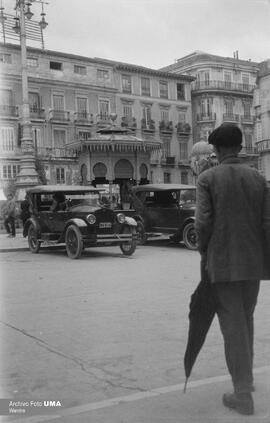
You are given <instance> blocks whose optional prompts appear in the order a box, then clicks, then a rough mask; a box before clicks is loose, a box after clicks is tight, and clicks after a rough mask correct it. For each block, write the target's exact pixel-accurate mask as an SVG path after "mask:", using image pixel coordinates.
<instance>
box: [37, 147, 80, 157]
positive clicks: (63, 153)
mask: <svg viewBox="0 0 270 423" xmlns="http://www.w3.org/2000/svg"><path fill="white" fill-rule="evenodd" d="M35 152H36V155H37V157H39V158H44V159H53V158H76V157H77V153H76V152H75V151H73V150H71V149H68V148H65V147H59V148H56V147H37V148H36V150H35Z"/></svg>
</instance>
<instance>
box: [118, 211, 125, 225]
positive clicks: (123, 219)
mask: <svg viewBox="0 0 270 423" xmlns="http://www.w3.org/2000/svg"><path fill="white" fill-rule="evenodd" d="M116 217H117V220H118V222H119V223H124V222H125V220H126V217H125V215H124V214H123V213H117V215H116Z"/></svg>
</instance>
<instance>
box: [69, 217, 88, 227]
mask: <svg viewBox="0 0 270 423" xmlns="http://www.w3.org/2000/svg"><path fill="white" fill-rule="evenodd" d="M73 224H74V225H76V226H78V227H79V228H83V227H85V226H87V223H86V222H85V221H84V220H83V219H80V218H78V217H75V218H74V219H70V220H69V221H68V222H67V224H66V228H67V227H68V226H70V225H73Z"/></svg>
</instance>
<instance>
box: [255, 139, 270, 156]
mask: <svg viewBox="0 0 270 423" xmlns="http://www.w3.org/2000/svg"><path fill="white" fill-rule="evenodd" d="M257 150H258V153H264V152H266V151H270V139H269V140H261V141H259V142H257Z"/></svg>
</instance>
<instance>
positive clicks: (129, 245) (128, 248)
mask: <svg viewBox="0 0 270 423" xmlns="http://www.w3.org/2000/svg"><path fill="white" fill-rule="evenodd" d="M135 231H136V229H135V228H133V227H130V226H125V228H124V230H123V232H122V233H124V234H132V235H134V234H135ZM136 246H137V241H136V239H132V240H131V241H126V242H122V244H120V248H121V251H122V253H123V254H124V255H125V256H131V255H132V254H133V253H134V251H135V250H136Z"/></svg>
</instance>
